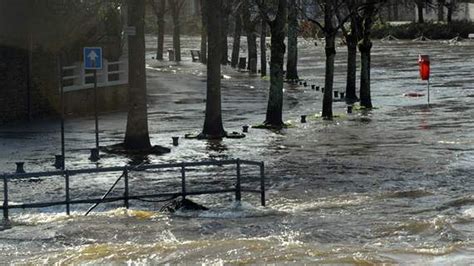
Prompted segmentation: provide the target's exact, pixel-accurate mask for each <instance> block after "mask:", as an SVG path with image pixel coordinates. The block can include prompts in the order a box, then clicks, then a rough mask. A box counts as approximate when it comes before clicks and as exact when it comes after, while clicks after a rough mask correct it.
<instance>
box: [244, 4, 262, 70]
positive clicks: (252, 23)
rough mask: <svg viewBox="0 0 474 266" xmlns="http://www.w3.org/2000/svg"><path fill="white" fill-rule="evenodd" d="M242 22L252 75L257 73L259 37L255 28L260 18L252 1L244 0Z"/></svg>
mask: <svg viewBox="0 0 474 266" xmlns="http://www.w3.org/2000/svg"><path fill="white" fill-rule="evenodd" d="M242 9H243V10H242V20H243V22H244V29H245V34H246V35H247V46H248V61H249V62H248V69H249V71H250V73H257V56H258V55H257V36H256V33H255V28H256V26H257V23H258V16H256V14H255V13H256V12H254V9H253V6H252V5H250V0H243V4H242Z"/></svg>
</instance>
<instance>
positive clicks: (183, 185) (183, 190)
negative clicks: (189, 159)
mask: <svg viewBox="0 0 474 266" xmlns="http://www.w3.org/2000/svg"><path fill="white" fill-rule="evenodd" d="M181 194H182V196H183V200H184V199H186V168H185V166H184V163H183V164H182V165H181Z"/></svg>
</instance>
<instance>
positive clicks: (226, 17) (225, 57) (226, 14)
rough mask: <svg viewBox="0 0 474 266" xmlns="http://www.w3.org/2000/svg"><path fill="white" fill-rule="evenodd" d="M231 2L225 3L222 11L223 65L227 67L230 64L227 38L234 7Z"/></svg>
mask: <svg viewBox="0 0 474 266" xmlns="http://www.w3.org/2000/svg"><path fill="white" fill-rule="evenodd" d="M229 5H231V3H230V2H229V1H225V2H224V3H223V6H224V7H223V10H222V21H221V23H222V29H221V45H222V48H221V53H222V55H221V64H223V65H227V64H228V63H229V45H228V41H227V36H228V35H229V13H230V11H229V8H230V9H231V8H232V7H231V6H230V7H229Z"/></svg>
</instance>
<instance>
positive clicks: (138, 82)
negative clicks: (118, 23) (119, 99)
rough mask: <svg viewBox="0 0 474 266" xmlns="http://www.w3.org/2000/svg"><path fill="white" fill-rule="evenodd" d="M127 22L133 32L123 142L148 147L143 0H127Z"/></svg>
mask: <svg viewBox="0 0 474 266" xmlns="http://www.w3.org/2000/svg"><path fill="white" fill-rule="evenodd" d="M127 5H128V24H129V25H130V26H134V27H135V28H136V35H135V36H129V37H128V52H129V90H128V97H129V106H128V107H129V108H128V118H127V130H126V132H125V141H124V146H125V148H127V149H132V150H144V149H149V148H151V144H150V137H149V133H148V115H147V91H146V70H145V0H128V1H127Z"/></svg>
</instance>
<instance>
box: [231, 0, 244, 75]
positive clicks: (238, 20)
mask: <svg viewBox="0 0 474 266" xmlns="http://www.w3.org/2000/svg"><path fill="white" fill-rule="evenodd" d="M241 12H242V6H241V5H240V4H239V6H238V8H237V9H236V12H235V13H234V20H235V25H234V26H235V27H234V36H233V45H232V59H231V62H230V65H231V66H232V67H237V64H238V63H239V57H240V37H241V36H242V14H241Z"/></svg>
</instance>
